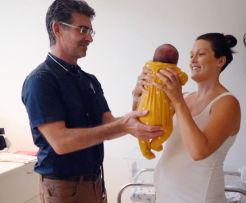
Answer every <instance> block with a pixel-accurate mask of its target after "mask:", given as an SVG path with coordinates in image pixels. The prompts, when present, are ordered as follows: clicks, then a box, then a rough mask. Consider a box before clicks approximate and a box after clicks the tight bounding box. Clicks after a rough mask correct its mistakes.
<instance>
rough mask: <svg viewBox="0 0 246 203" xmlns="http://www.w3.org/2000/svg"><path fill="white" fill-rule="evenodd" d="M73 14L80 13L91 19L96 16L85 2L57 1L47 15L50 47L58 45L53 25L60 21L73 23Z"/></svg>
mask: <svg viewBox="0 0 246 203" xmlns="http://www.w3.org/2000/svg"><path fill="white" fill-rule="evenodd" d="M73 13H79V14H82V15H85V16H88V17H89V18H91V19H92V18H93V17H94V16H95V11H94V9H93V8H91V7H90V6H89V5H88V4H87V3H86V2H85V1H83V0H55V1H54V2H53V3H52V4H51V5H50V7H49V9H48V11H47V13H46V28H47V31H48V35H49V39H50V46H52V45H54V44H55V43H56V38H55V35H54V33H53V31H52V24H53V23H54V22H59V21H62V22H66V23H72V22H71V21H72V14H73Z"/></svg>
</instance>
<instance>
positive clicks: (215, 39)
mask: <svg viewBox="0 0 246 203" xmlns="http://www.w3.org/2000/svg"><path fill="white" fill-rule="evenodd" d="M200 39H202V40H207V41H209V42H210V43H211V45H212V49H213V51H214V55H215V57H216V58H219V57H221V56H225V57H226V63H225V65H224V66H223V67H222V68H221V72H222V71H223V70H224V69H225V68H226V66H227V65H228V64H229V63H230V62H231V61H232V60H233V56H232V54H233V53H235V52H234V51H233V50H232V49H231V48H232V47H234V46H236V44H237V39H236V38H235V37H234V36H232V35H224V34H222V33H206V34H203V35H200V36H199V37H197V40H200Z"/></svg>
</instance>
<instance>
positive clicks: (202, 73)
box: [190, 40, 221, 81]
mask: <svg viewBox="0 0 246 203" xmlns="http://www.w3.org/2000/svg"><path fill="white" fill-rule="evenodd" d="M220 60H221V59H220V58H215V55H214V51H213V49H212V46H211V43H210V42H209V41H207V40H196V41H195V43H194V45H193V48H192V50H191V52H190V69H191V78H192V79H193V80H195V81H201V80H206V79H211V78H213V77H214V76H216V77H217V75H219V73H220V67H221V65H220Z"/></svg>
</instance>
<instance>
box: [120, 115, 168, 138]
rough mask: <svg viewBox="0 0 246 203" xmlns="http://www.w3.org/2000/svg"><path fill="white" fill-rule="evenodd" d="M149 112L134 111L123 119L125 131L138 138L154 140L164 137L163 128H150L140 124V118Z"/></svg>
mask: <svg viewBox="0 0 246 203" xmlns="http://www.w3.org/2000/svg"><path fill="white" fill-rule="evenodd" d="M147 113H148V111H132V112H131V113H129V114H127V115H125V116H124V117H122V126H123V130H124V132H126V133H129V134H131V135H133V136H135V137H136V138H144V139H152V138H154V137H157V136H160V135H163V133H164V131H163V129H162V128H161V126H149V125H144V124H142V123H141V122H139V120H138V117H141V116H145V115H146V114H147Z"/></svg>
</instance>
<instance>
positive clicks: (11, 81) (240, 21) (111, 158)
mask: <svg viewBox="0 0 246 203" xmlns="http://www.w3.org/2000/svg"><path fill="white" fill-rule="evenodd" d="M51 2H52V1H51V0H35V1H34V0H22V1H18V0H12V1H5V2H3V1H1V2H0V19H1V25H0V26H1V28H0V29H1V34H0V36H1V37H0V45H1V49H0V56H1V60H0V92H1V105H0V127H4V128H5V129H6V136H7V137H8V138H9V139H10V141H11V143H12V145H11V151H14V150H17V149H28V150H33V149H35V147H34V146H33V144H32V139H31V134H30V130H29V125H28V119H27V114H26V112H25V109H24V107H23V105H22V103H21V99H20V92H21V86H22V83H23V80H24V78H25V76H26V75H27V74H28V73H29V72H30V71H31V70H32V69H33V68H34V67H36V66H37V65H38V64H39V63H40V62H41V61H43V60H44V58H45V56H46V54H47V51H48V50H49V47H48V44H49V43H48V36H47V34H46V29H45V13H46V10H47V8H48V6H49V4H50V3H51ZM88 2H89V4H90V5H91V6H92V7H94V8H95V10H96V18H95V19H94V21H93V25H94V28H95V30H96V35H95V39H94V42H93V43H92V44H91V45H90V47H89V50H88V54H87V57H86V58H85V59H81V60H80V62H79V63H80V65H81V66H82V67H83V69H84V70H86V71H88V72H91V73H94V74H95V75H96V76H97V77H98V78H99V80H100V81H101V83H102V86H103V88H104V91H105V95H106V97H107V99H108V103H109V105H110V107H111V110H112V112H113V113H114V114H115V115H116V116H119V115H122V114H125V113H127V112H128V111H129V110H130V109H131V90H132V89H133V87H134V85H135V81H136V77H137V75H138V74H139V73H140V71H141V68H142V66H143V64H144V63H145V61H147V60H149V59H151V57H152V55H153V52H154V49H155V48H156V47H157V46H158V45H160V44H162V43H172V44H174V45H175V46H176V47H177V48H178V49H179V51H180V62H179V66H180V67H181V68H182V69H183V70H185V71H186V72H188V73H189V69H188V63H189V51H190V49H191V46H192V43H193V41H194V40H195V38H196V37H197V36H198V35H200V34H202V33H205V32H223V33H229V34H233V35H235V36H236V37H237V39H238V45H237V46H236V48H235V50H236V51H238V53H237V54H235V56H234V61H233V62H232V63H231V64H230V66H229V67H228V68H227V69H226V71H224V73H223V74H222V75H221V80H222V81H223V82H224V84H225V85H226V86H227V87H228V88H229V89H230V90H231V91H232V92H233V93H234V94H235V95H236V96H237V97H238V99H239V101H240V103H241V108H242V122H241V130H240V132H239V134H238V138H237V141H236V143H235V145H234V146H233V148H232V149H231V151H230V153H229V155H228V157H227V159H226V162H225V167H226V168H227V169H237V168H239V167H241V166H242V165H246V157H245V156H244V154H245V143H246V135H245V134H246V125H245V124H246V118H245V117H246V115H245V112H246V93H245V90H243V89H244V87H245V86H246V60H245V56H246V48H245V47H244V46H243V42H242V36H243V34H244V33H245V32H246V23H245V19H246V1H245V0H235V1H231V0H207V1H200V0H187V1H178V0H153V1H149V0H117V1H115V0H103V1H94V0H89V1H88ZM194 88H195V87H194V83H193V82H191V81H190V83H189V84H188V85H186V86H185V87H184V91H192V90H193V89H194ZM232 122H233V121H232ZM137 152H138V146H137V141H136V140H135V139H133V138H132V137H131V136H126V137H124V138H120V139H118V140H114V141H110V142H106V159H105V168H106V183H107V185H108V190H109V196H110V197H109V200H110V201H109V203H111V202H112V203H113V202H115V201H116V194H117V192H118V191H119V188H120V186H121V185H123V184H125V183H126V182H127V181H128V178H129V174H128V172H129V163H130V161H131V160H132V159H133V158H136V157H137V159H138V162H144V161H143V160H142V159H141V156H140V155H137V154H136V153H137ZM125 157H128V158H127V159H126V158H125ZM145 162H146V164H147V165H148V164H149V162H147V161H145ZM151 164H152V165H153V164H155V162H151Z"/></svg>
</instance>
